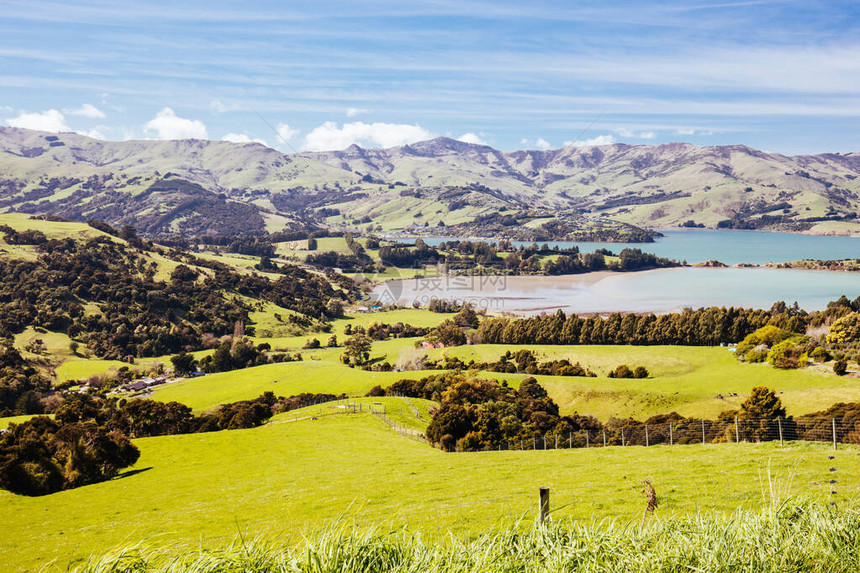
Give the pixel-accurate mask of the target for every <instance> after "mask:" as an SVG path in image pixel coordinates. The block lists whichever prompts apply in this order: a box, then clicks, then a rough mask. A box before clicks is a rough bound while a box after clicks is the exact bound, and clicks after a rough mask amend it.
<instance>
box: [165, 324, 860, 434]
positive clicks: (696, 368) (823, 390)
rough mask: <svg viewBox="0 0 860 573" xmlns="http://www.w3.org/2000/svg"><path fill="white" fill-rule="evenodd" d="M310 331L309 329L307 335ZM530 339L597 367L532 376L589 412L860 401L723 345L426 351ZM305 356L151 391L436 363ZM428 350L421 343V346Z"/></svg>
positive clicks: (398, 349) (203, 392) (388, 355)
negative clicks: (588, 373)
mask: <svg viewBox="0 0 860 573" xmlns="http://www.w3.org/2000/svg"><path fill="white" fill-rule="evenodd" d="M307 338H308V337H303V338H302V342H304V340H306V339H307ZM414 345H415V341H414V339H399V340H387V341H383V342H376V343H375V344H374V346H373V352H372V353H371V356H372V357H374V358H379V359H380V360H387V361H389V362H390V363H392V364H397V363H398V361H399V360H400V358H401V357H403V356H410V355H414V354H415V353H416V352H418V351H417V350H416V349H415V348H414ZM521 348H528V349H530V350H532V351H533V352H535V354H536V355H537V356H539V359H540V360H541V361H543V360H549V359H557V358H568V359H570V360H571V361H574V362H575V361H579V362H580V363H581V364H582V365H583V366H586V367H588V368H591V369H592V370H594V371H595V372H596V373H597V374H598V376H597V377H596V378H585V377H571V376H566V377H562V376H536V378H537V379H538V380H539V382H540V383H541V385H543V386H544V387H545V388H546V389H547V391H548V392H549V394H550V396H551V397H552V398H553V399H554V400H555V401H556V402H557V403H558V404H559V406H560V407H561V410H562V412H563V413H572V412H574V411H577V412H579V413H580V414H592V415H594V416H597V417H598V418H600V419H601V420H604V421H605V420H607V419H608V418H609V417H612V416H615V417H627V416H632V417H635V418H638V419H646V418H648V417H650V416H653V415H655V414H661V413H667V412H671V411H673V410H675V411H677V412H678V413H679V414H681V415H684V416H704V417H709V418H716V416H717V415H718V414H719V413H720V412H722V411H723V410H729V409H736V408H737V407H738V406H739V405H740V403H741V402H742V401H743V399H744V398H745V397H746V396H747V394H749V391H750V390H751V389H752V388H753V387H755V386H759V385H765V386H768V387H769V388H773V389H775V390H776V391H777V392H781V394H780V398H781V399H782V401H783V403H784V404H785V405H786V408H787V409H788V413H789V414H790V415H801V414H807V413H810V412H815V411H818V410H823V409H826V408H827V407H829V406H831V405H832V404H834V403H836V402H840V401H841V402H850V401H860V379H857V378H853V377H838V376H835V375H833V374H832V373H830V372H821V371H819V370H816V369H803V370H778V369H775V368H772V367H770V366H769V365H767V364H741V363H739V362H737V361H736V360H735V358H734V355H733V354H732V353H730V352H728V350H726V349H725V348H706V347H690V346H539V345H525V346H505V345H474V346H463V347H457V348H447V349H434V350H429V351H426V352H427V354H428V355H429V356H430V357H431V358H440V357H442V356H443V355H445V356H459V357H461V358H463V359H465V360H466V361H468V360H470V359H475V360H476V361H495V360H498V359H499V357H500V356H501V355H503V354H504V353H505V352H506V351H508V350H512V351H516V350H519V349H521ZM301 352H302V354H303V356H304V357H305V360H304V361H303V362H290V363H283V364H269V365H266V366H258V367H254V368H246V369H244V370H237V371H233V372H223V373H219V374H209V375H207V376H204V377H202V378H195V379H189V380H185V381H183V382H178V383H174V384H168V385H166V386H160V387H158V388H157V389H156V390H155V393H154V397H155V398H156V399H158V400H162V401H170V400H175V401H177V402H183V403H185V404H188V405H189V406H191V407H192V408H194V409H195V410H197V411H201V410H206V409H208V408H211V407H213V406H216V405H218V404H223V403H225V402H233V401H236V400H245V399H250V398H255V397H257V396H259V395H260V394H262V393H263V392H265V391H267V390H271V391H272V392H275V394H277V395H282V396H289V395H291V394H299V393H302V392H328V393H332V394H340V393H345V394H347V395H349V396H363V395H364V394H366V393H367V391H368V390H370V389H371V388H372V387H373V386H376V385H377V384H379V385H381V386H383V387H384V386H386V385H389V384H391V383H393V382H395V381H397V380H400V379H402V378H413V379H417V378H421V377H422V376H427V375H430V374H438V373H439V371H420V372H368V371H364V370H360V369H352V368H349V367H347V366H345V365H343V364H341V363H340V361H339V357H340V354H341V353H342V352H343V349H342V348H321V349H315V350H302V351H301ZM422 352H424V351H422ZM622 363H626V364H628V365H629V366H630V367H631V368H632V367H633V366H638V365H643V366H645V367H646V368H647V369H648V371H649V372H650V373H651V377H650V378H647V379H644V380H638V379H612V378H608V377H607V376H606V374H607V373H608V371H609V370H611V369H613V368H615V367H616V366H618V365H619V364H622ZM479 376H481V377H484V378H491V379H498V380H507V381H508V382H509V383H510V384H512V385H514V386H517V385H518V384H519V382H520V381H521V380H523V379H524V378H526V377H527V375H526V374H502V373H497V372H481V373H480V374H479Z"/></svg>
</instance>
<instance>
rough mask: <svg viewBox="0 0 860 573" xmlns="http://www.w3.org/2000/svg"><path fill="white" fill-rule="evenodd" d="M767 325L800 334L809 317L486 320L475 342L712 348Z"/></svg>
mask: <svg viewBox="0 0 860 573" xmlns="http://www.w3.org/2000/svg"><path fill="white" fill-rule="evenodd" d="M768 324H772V325H775V326H778V327H780V328H784V329H786V330H788V331H791V332H805V331H806V327H807V325H808V324H809V315H807V314H806V313H805V312H803V311H799V310H797V311H792V310H791V309H788V310H783V309H781V307H779V306H778V305H775V306H774V308H772V309H771V310H760V309H745V308H735V307H729V308H726V307H708V308H700V309H698V310H693V309H689V308H688V309H684V310H683V311H682V312H675V313H669V314H663V315H659V316H657V315H655V314H643V315H640V314H624V315H622V314H620V313H612V314H610V315H609V316H607V317H606V318H603V317H600V316H591V317H585V318H583V317H579V316H576V315H573V314H572V315H566V314H565V313H564V312H563V311H561V310H559V311H558V312H556V313H555V314H549V315H541V316H534V317H529V318H519V319H517V318H486V319H484V320H483V321H481V324H480V326H478V333H477V335H478V339H479V340H480V341H481V342H483V343H486V344H564V345H576V344H636V345H687V346H715V345H719V344H723V343H730V342H737V341H739V340H742V339H743V338H744V337H745V336H747V335H748V334H750V333H752V332H754V331H755V330H757V329H759V328H761V327H762V326H765V325H768Z"/></svg>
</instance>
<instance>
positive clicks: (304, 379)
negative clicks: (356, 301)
mask: <svg viewBox="0 0 860 573" xmlns="http://www.w3.org/2000/svg"><path fill="white" fill-rule="evenodd" d="M427 374H428V372H424V373H421V374H420V375H422V376H424V375H427ZM402 377H403V374H402V373H399V372H367V371H364V370H355V369H352V368H348V367H347V366H344V365H342V364H340V363H335V362H331V361H316V360H305V361H303V362H285V363H281V364H267V365H265V366H257V367H255V368H245V369H243V370H236V371H233V372H219V373H217V374H207V375H206V376H202V377H200V378H189V379H187V380H183V381H181V382H175V383H173V384H165V385H163V386H157V387H156V390H155V392H154V393H153V398H155V399H156V400H160V401H162V402H171V401H175V402H181V403H183V404H186V405H188V406H190V407H191V408H193V409H194V410H195V411H198V412H200V411H204V410H208V409H210V408H213V407H215V406H217V405H218V404H226V403H229V402H236V401H239V400H248V399H251V398H256V397H257V396H259V395H260V394H262V393H263V392H266V391H271V392H274V393H275V394H276V395H278V396H292V395H295V394H301V393H304V392H311V393H327V394H341V393H344V394H347V395H349V396H363V395H364V394H366V393H367V391H368V390H370V389H371V388H373V387H374V386H376V385H377V384H379V385H381V386H387V385H389V384H392V383H394V382H396V381H397V380H400V379H401V378H402Z"/></svg>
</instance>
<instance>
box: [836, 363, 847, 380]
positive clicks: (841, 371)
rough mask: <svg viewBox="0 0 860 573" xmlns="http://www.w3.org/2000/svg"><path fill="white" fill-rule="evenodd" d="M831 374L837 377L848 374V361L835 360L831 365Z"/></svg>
mask: <svg viewBox="0 0 860 573" xmlns="http://www.w3.org/2000/svg"><path fill="white" fill-rule="evenodd" d="M833 373H834V374H836V375H837V376H845V374H847V373H848V361H847V360H837V361H836V362H834V363H833Z"/></svg>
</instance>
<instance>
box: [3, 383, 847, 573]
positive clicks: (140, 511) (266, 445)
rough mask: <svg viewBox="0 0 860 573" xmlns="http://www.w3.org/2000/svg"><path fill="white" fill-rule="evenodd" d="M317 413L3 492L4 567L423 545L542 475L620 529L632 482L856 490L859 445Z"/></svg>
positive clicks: (680, 505)
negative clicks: (487, 445)
mask: <svg viewBox="0 0 860 573" xmlns="http://www.w3.org/2000/svg"><path fill="white" fill-rule="evenodd" d="M387 400H397V399H393V398H392V399H387ZM393 404H396V402H394V403H393ZM393 404H392V406H391V410H390V411H392V412H393V411H394V408H395V407H396V406H394V405H393ZM319 411H320V410H319V407H314V408H311V409H308V413H309V414H311V415H313V417H316V418H317V419H315V420H314V419H311V417H305V419H303V420H299V421H296V422H291V421H288V420H284V419H280V420H279V421H278V423H272V424H269V425H267V426H263V427H261V428H255V429H251V430H232V431H225V432H217V433H210V434H191V435H182V436H164V437H158V438H146V439H140V440H136V441H135V443H136V444H137V445H138V447H139V448H140V450H141V458H140V460H139V461H138V463H137V464H136V465H135V466H134V467H133V468H131V469H130V471H128V472H126V473H125V474H123V475H122V476H121V477H120V478H118V479H114V480H111V481H108V482H104V483H100V484H94V485H91V486H86V487H82V488H78V489H74V490H69V491H64V492H60V493H56V494H52V495H49V496H44V497H35V498H29V497H23V496H15V495H12V494H9V493H7V492H0V523H3V524H4V525H3V531H2V538H0V563H2V564H3V567H0V569H6V570H22V569H24V570H27V569H29V570H35V569H39V568H40V567H43V566H49V569H50V568H57V569H66V568H67V566H69V565H71V566H73V567H75V566H80V565H82V564H83V563H84V562H85V561H86V559H87V558H88V557H89V556H90V555H93V554H101V553H104V552H105V551H107V550H109V549H110V548H112V547H117V546H123V545H129V544H134V543H137V542H138V541H140V540H144V539H148V540H150V541H149V542H151V543H157V544H162V545H175V544H178V545H179V546H182V547H186V548H187V547H198V546H199V547H204V548H213V547H219V546H223V545H224V544H226V543H228V542H229V541H230V539H232V538H233V536H234V535H235V534H236V533H237V531H242V532H246V533H247V534H248V535H250V536H254V535H257V534H259V535H265V536H270V537H274V538H278V539H282V540H283V541H284V542H288V543H297V542H298V541H299V540H300V538H301V536H302V535H303V534H304V535H307V536H309V537H313V535H314V532H316V531H318V530H319V528H320V527H321V525H323V524H327V523H333V522H335V521H338V520H339V521H340V522H341V523H344V524H348V525H350V526H351V525H353V524H354V525H355V526H356V527H359V528H362V529H366V528H370V527H373V526H380V527H384V528H386V531H388V530H398V529H399V528H408V529H409V530H410V531H413V532H421V534H422V535H424V536H425V538H426V539H428V540H438V539H440V538H444V537H445V536H446V535H447V534H448V533H449V532H453V533H454V534H456V535H463V536H470V535H478V534H480V533H482V532H485V531H487V530H488V529H489V528H492V527H494V526H500V525H501V524H508V525H509V524H510V523H512V522H514V521H516V520H517V519H519V518H521V517H522V516H525V519H526V521H529V522H530V520H531V519H533V517H534V514H533V510H534V506H535V501H536V497H537V488H538V486H540V485H547V486H549V487H551V488H552V506H553V508H556V511H555V513H554V516H555V517H556V519H566V518H575V519H580V520H586V521H590V520H592V519H595V518H598V519H599V518H604V517H610V518H617V519H619V520H620V522H622V523H626V522H629V521H631V520H632V521H635V522H638V520H639V519H640V517H641V513H642V509H643V507H644V505H643V498H642V495H641V493H640V489H641V487H642V485H641V481H642V480H643V479H650V480H651V481H652V482H653V483H654V486H655V487H656V489H657V493H658V495H659V496H660V507H659V509H658V510H657V514H656V515H657V516H658V517H661V518H664V517H665V518H669V517H671V516H673V515H689V514H695V513H697V512H699V511H716V512H721V513H725V512H732V511H734V510H735V509H736V508H739V507H743V508H749V509H755V508H758V507H760V506H761V505H762V504H765V505H767V504H769V503H770V499H771V496H770V491H771V484H773V489H774V491H775V492H776V495H777V497H781V496H783V495H788V494H797V495H806V496H809V497H811V498H813V499H818V500H824V499H829V497H830V494H829V491H830V487H829V484H827V480H828V479H829V478H830V477H831V474H830V472H829V471H828V468H829V467H830V466H834V467H837V469H839V470H840V471H839V472H837V476H838V478H839V483H838V486H837V490H838V492H839V495H838V496H837V498H838V499H840V500H848V499H852V498H853V497H856V495H857V494H858V492H860V476H858V475H856V472H852V471H848V470H849V469H850V468H852V467H856V466H857V464H858V462H860V450H857V449H855V448H845V449H844V450H842V449H840V450H839V451H838V452H837V453H836V459H835V460H832V461H831V460H828V459H827V456H828V454H829V453H830V451H829V450H828V449H827V448H826V446H825V445H822V444H811V443H805V444H791V445H786V446H785V447H779V446H778V444H761V445H758V444H724V445H706V446H701V445H694V446H676V447H673V448H670V447H661V446H658V447H652V448H642V447H628V448H621V447H610V448H606V449H595V448H592V449H588V450H572V451H571V450H558V451H538V452H528V451H526V452H520V451H502V452H483V453H470V454H445V453H443V452H440V451H439V450H434V449H431V448H429V447H428V446H427V445H424V444H421V443H419V442H416V441H413V440H409V439H406V438H402V437H400V436H398V435H397V434H395V433H394V432H393V431H391V430H389V429H388V428H387V426H385V424H384V423H383V422H381V421H380V420H378V419H376V418H375V417H373V416H371V415H369V414H353V415H339V416H335V415H319ZM397 414H398V415H401V413H400V412H399V411H398V412H397ZM402 415H404V416H408V412H407V411H405V410H404V411H403V413H402ZM287 418H288V416H287ZM768 472H770V475H771V476H772V477H771V479H770V480H769V479H768V477H767V475H768ZM843 474H844V475H843ZM763 486H764V489H763ZM210 570H219V569H218V568H213V569H210Z"/></svg>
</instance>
